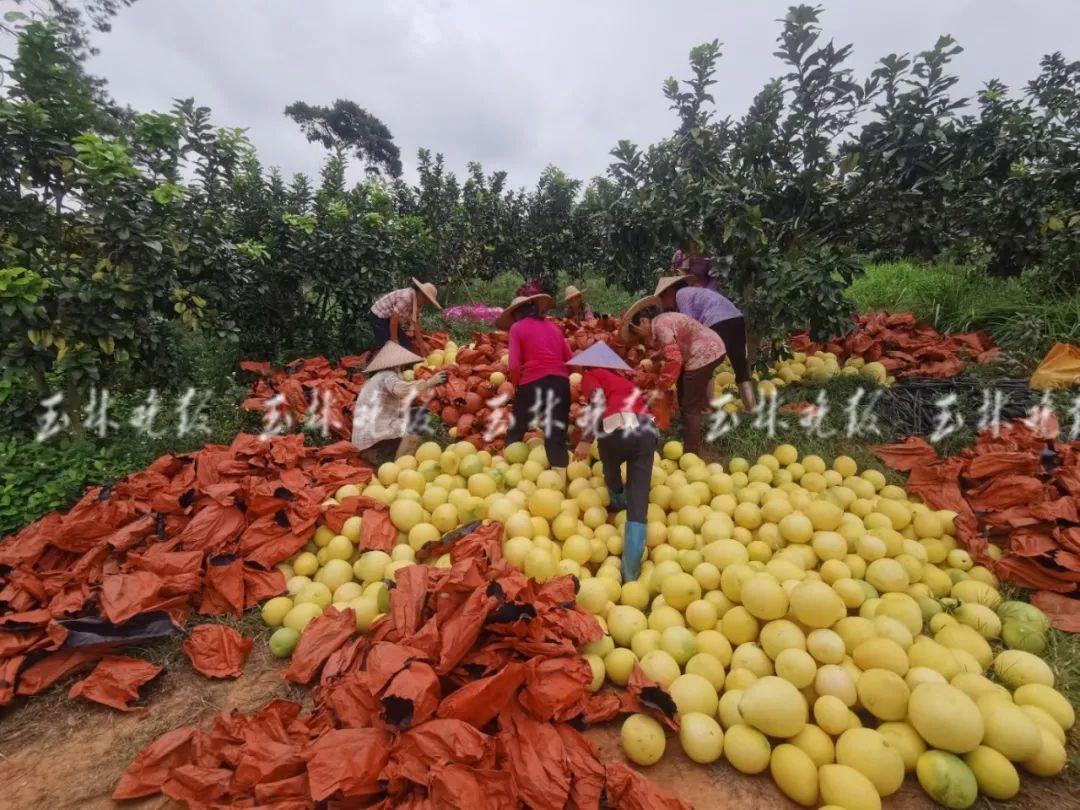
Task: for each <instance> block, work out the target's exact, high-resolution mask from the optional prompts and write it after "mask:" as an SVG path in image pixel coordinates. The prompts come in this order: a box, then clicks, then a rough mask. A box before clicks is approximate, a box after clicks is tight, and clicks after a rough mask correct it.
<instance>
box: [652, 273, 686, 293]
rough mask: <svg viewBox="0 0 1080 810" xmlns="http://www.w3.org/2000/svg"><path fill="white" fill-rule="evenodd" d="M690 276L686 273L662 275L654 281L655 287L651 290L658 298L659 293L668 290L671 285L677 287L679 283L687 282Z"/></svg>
mask: <svg viewBox="0 0 1080 810" xmlns="http://www.w3.org/2000/svg"><path fill="white" fill-rule="evenodd" d="M691 278H692V277H691V276H688V275H681V276H664V277H663V278H661V279H660V280H659V281H658V282H656V289H655V290H654V291H653V295H654V296H656V297H657V298H659V297H660V295H661V293H663V292H665V291H667V290H670V289H671V288H672V287H677V286H678V285H680V284H689V283H690V280H691Z"/></svg>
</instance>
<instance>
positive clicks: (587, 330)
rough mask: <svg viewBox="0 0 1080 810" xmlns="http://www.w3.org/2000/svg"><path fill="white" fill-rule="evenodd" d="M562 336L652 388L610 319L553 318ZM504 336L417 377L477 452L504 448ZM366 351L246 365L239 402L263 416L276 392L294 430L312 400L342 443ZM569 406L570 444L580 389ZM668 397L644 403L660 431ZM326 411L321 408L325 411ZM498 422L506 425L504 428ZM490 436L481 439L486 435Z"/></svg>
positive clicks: (648, 367)
mask: <svg viewBox="0 0 1080 810" xmlns="http://www.w3.org/2000/svg"><path fill="white" fill-rule="evenodd" d="M555 323H557V324H558V325H559V326H560V327H561V328H562V329H563V332H564V334H565V335H566V339H567V342H568V343H569V344H570V347H571V348H572V349H573V350H574V352H575V353H577V352H580V351H583V350H585V349H587V348H588V347H589V346H591V345H593V343H595V342H597V341H598V340H604V341H607V343H608V345H609V346H611V347H612V348H613V349H615V351H616V352H618V353H619V354H620V355H621V356H622V357H623V358H624V359H625V360H626V361H627V363H628V364H629V365H630V366H631V367H632V368H633V369H634V370H633V372H631V378H632V379H633V380H634V382H635V384H636V385H637V386H638V388H640V389H641V390H642V391H646V392H648V391H652V390H654V389H655V387H656V383H657V378H658V376H659V371H660V365H659V363H654V362H653V360H652V358H650V359H649V362H645V363H643V362H642V361H643V360H645V359H646V354H645V352H644V350H643V349H642V348H640V347H637V346H634V347H629V348H627V347H625V346H623V345H622V343H621V342H620V341H619V337H618V332H619V322H618V319H616V318H601V319H599V320H591V321H585V322H582V323H577V322H575V321H572V320H558V321H555ZM425 337H426V339H427V340H428V342H429V343H430V344H431V346H433V347H442V346H445V345H446V342H447V339H448V338H447V335H446V333H444V332H439V333H435V334H433V335H426V336H425ZM508 347H509V339H508V337H507V333H506V332H476V333H475V334H474V335H473V345H472V347H462V348H460V349H459V350H458V352H457V358H456V362H455V363H453V364H451V365H447V366H443V367H441V368H438V369H431V368H422V369H420V370H419V371H418V372H417V374H416V379H419V380H424V379H427V378H429V377H431V376H432V375H433V374H435V373H436V372H438V371H444V372H446V374H447V377H448V379H447V381H446V384H445V385H440V386H438V387H437V388H435V389H433V391H431V392H429V393H428V394H426V400H425V404H426V407H427V409H428V411H429V412H430V413H432V414H434V415H436V416H438V417H439V419H440V420H441V421H442V423H443V425H445V426H446V427H447V428H448V429H449V428H454V429H455V438H457V439H459V440H462V441H468V442H472V444H474V445H475V446H476V447H477V448H478V449H481V448H495V449H499V448H501V447H502V446H503V444H504V442H503V438H502V435H501V434H502V433H503V432H505V431H504V430H494V431H492V426H493V425H497V424H498V420H497V418H496V414H495V413H494V412H495V409H496V408H502V409H504V411H505V416H506V417H509V414H510V411H511V409H512V407H513V397H514V386H513V384H512V383H510V382H509V381H508V380H504V381H502V382H501V383H498V384H496V383H495V382H492V379H491V376H492V374H494V373H496V372H499V373H501V374H503V375H504V376H508V371H509V370H508V369H507V367H506V364H505V363H504V362H503V360H502V358H503V357H504V356H505V355H506V354H507V353H508V351H509V348H508ZM369 354H370V353H365V354H362V355H357V356H352V357H345V358H342V360H341V361H340V363H339V364H338V365H337V366H332V365H331V364H330V363H329V362H328V361H327V360H326V358H324V357H314V358H311V359H307V360H294V361H293V362H292V363H290V364H289V365H287V366H285V367H284V368H283V369H277V370H274V369H273V368H272V367H271V366H270V364H269V363H257V362H254V361H250V360H245V361H244V362H242V363H241V364H240V368H241V369H243V370H244V371H249V372H252V373H254V374H258V375H259V376H260V379H258V380H257V381H256V382H255V384H254V385H253V386H252V388H251V391H250V393H249V395H248V398H247V399H246V400H245V401H244V403H243V404H242V405H241V407H242V408H244V409H246V410H251V411H260V412H266V410H267V407H268V406H267V402H268V400H269V399H270V398H271V397H273V396H275V395H278V394H280V395H282V396H283V397H284V403H283V406H284V407H285V410H286V411H287V412H288V413H289V415H290V416H291V418H292V420H293V425H300V424H302V423H303V421H304V420H305V419H306V418H307V415H308V414H309V413H310V411H311V409H312V403H319V405H318V411H319V413H317V414H316V416H328V418H327V419H326V421H327V422H328V423H329V425H330V432H331V435H333V436H335V437H337V438H344V439H347V438H349V436H350V435H351V434H352V416H353V406H354V405H355V403H356V396H357V394H359V393H360V389H361V388H362V387H363V384H364V377H363V375H362V374H361V373H359V370H360V369H362V368H363V366H364V363H365V362H366V361H367V358H368V356H369ZM571 397H572V400H573V404H572V405H571V410H570V422H571V424H570V426H569V427H570V429H571V437H570V438H571V441H576V439H577V436H578V429H577V428H576V427H574V425H575V424H576V423H577V421H578V419H579V418H580V417H581V415H582V411H583V410H584V408H585V407H586V402H585V396H584V394H583V393H582V392H581V389H580V386H577V385H575V386H572V388H571ZM673 405H674V403H673V399H672V396H671V394H670V392H669V393H666V394H665V395H664V396H662V397H659V398H657V399H655V400H654V401H653V402H652V403H651V407H652V410H653V414H654V415H655V416H656V418H657V422H658V423H659V424H660V426H661V427H662V428H665V429H666V428H667V427H668V426H669V425H670V421H671V420H670V414H671V412H672V410H673ZM324 409H328V410H324ZM504 424H505V423H504ZM489 431H492V432H493V433H494V434H495V438H494V439H492V440H488V439H486V438H485V434H488V435H491V433H489Z"/></svg>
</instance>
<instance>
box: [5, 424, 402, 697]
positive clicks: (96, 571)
mask: <svg viewBox="0 0 1080 810" xmlns="http://www.w3.org/2000/svg"><path fill="white" fill-rule="evenodd" d="M370 477H371V469H370V468H369V467H367V466H366V465H364V464H363V463H362V462H360V461H359V460H358V458H357V454H356V449H355V448H354V447H353V446H352V445H351V444H349V443H347V442H338V443H337V444H333V445H330V446H328V447H323V448H321V449H316V448H312V447H305V446H304V440H303V437H302V436H300V435H295V434H294V435H291V436H283V437H272V438H270V439H268V440H266V441H263V440H261V439H260V438H259V437H257V436H251V435H247V434H243V433H241V434H239V435H238V436H237V437H236V439H234V440H233V443H232V444H231V445H228V446H225V445H207V446H206V447H204V448H203V449H201V450H199V451H197V452H195V453H187V454H182V455H174V454H167V455H164V456H162V457H161V458H159V459H157V460H156V461H155V462H154V463H153V464H151V465H150V466H149V467H147V468H146V469H145V470H142V471H141V472H136V473H133V474H131V475H128V476H127V477H125V478H124V479H122V480H121V481H119V482H118V483H117V484H115V485H114V486H112V487H107V488H100V487H91V488H90V489H88V490H87V492H86V494H85V495H84V496H83V498H82V499H81V500H80V501H79V502H78V503H77V504H75V506H73V507H72V508H71V509H70V510H68V511H67V512H66V513H61V512H52V513H50V514H48V515H46V516H45V517H43V518H41V519H40V520H38V521H36V522H34V523H32V524H30V525H29V526H27V527H26V528H24V529H23V530H21V531H20V532H18V533H17V534H14V535H11V536H9V537H7V538H4V539H3V541H2V542H0V706H3V705H6V704H8V703H10V702H11V700H12V699H13V698H14V696H15V695H16V694H18V695H34V694H38V693H39V692H41V691H43V690H44V689H46V688H48V687H49V686H50V685H51V684H53V683H55V682H56V681H57V680H59V679H61V678H64V677H66V676H68V675H70V674H72V673H73V672H76V671H78V670H80V669H84V668H86V667H88V666H90V665H91V664H93V663H94V662H95V661H98V660H100V659H101V658H103V657H104V656H105V655H106V653H107V652H109V650H110V649H111V647H115V646H120V644H119V643H115V644H112V645H111V646H110V645H107V644H99V645H87V646H73V645H71V644H66V642H68V641H69V639H68V635H69V632H68V630H67V629H66V628H65V627H64V625H63V624H61V623H60V622H61V621H63V620H67V619H72V618H77V617H92V618H100V619H103V620H106V621H107V622H108V623H109V626H110V627H111V628H113V629H114V630H118V632H117V639H118V641H119V642H122V640H123V636H124V633H123V630H124V627H125V625H127V626H128V627H131V626H132V625H130V624H127V623H129V622H131V620H133V619H135V617H139V616H142V615H145V614H148V613H151V612H159V611H160V612H162V613H161V615H162V616H164V615H165V614H168V616H169V617H171V619H172V621H173V622H175V623H176V624H177V625H179V624H182V623H183V622H184V621H186V620H187V619H188V618H189V617H190V616H191V615H192V614H193V613H195V612H198V613H200V614H204V615H220V614H232V615H234V616H239V615H241V614H242V613H243V612H244V610H246V609H247V608H249V607H251V606H253V605H255V604H256V603H258V602H259V601H261V600H263V599H266V598H268V597H271V596H276V595H278V594H279V593H281V592H282V591H283V590H284V585H285V583H284V579H283V577H282V575H281V573H280V572H279V571H277V570H276V569H275V568H274V566H275V565H276V564H277V563H279V562H281V561H283V560H285V559H286V558H288V557H289V556H291V555H292V554H295V553H296V552H297V551H299V550H300V549H301V548H302V547H303V546H304V544H305V543H306V542H307V541H308V539H310V538H311V536H312V535H313V534H314V531H315V526H316V522H317V521H318V520H319V519H320V518H321V517H322V515H323V512H324V511H325V508H324V507H323V506H322V505H321V504H322V501H323V500H324V499H325V498H327V497H328V496H329V495H330V494H332V493H333V492H334V491H336V490H337V488H338V487H340V486H341V485H342V484H344V483H362V482H365V481H367V480H369V479H370ZM373 508H374V507H373ZM381 508H382V509H383V510H385V509H386V507H384V506H383V507H381ZM165 624H166V626H168V623H167V622H166V623H165ZM193 641H194V642H196V643H195V646H193V647H192V650H193V655H195V656H196V657H195V658H193V662H195V661H196V660H197V658H199V657H201V656H203V655H204V653H209V654H210V655H211V657H213V656H220V655H222V654H223V651H222V650H220V649H216V648H214V649H208V648H210V647H213V646H214V645H202V646H200V645H198V644H197V641H198V640H197V639H195V640H193ZM218 646H220V645H218ZM249 646H250V645H249ZM244 654H246V651H245V653H244ZM235 660H236V657H235V656H233V658H232V661H233V664H235ZM241 660H242V659H241ZM205 666H206V667H207V668H208V669H214V668H215V667H216V666H217V665H216V664H215V663H214V662H213V661H208V662H206V664H205ZM105 667H106V668H105V670H103V671H102V672H100V673H98V674H97V676H96V677H95V680H94V681H92V682H91V685H93V684H95V683H96V684H97V685H98V687H100V686H101V685H102V684H104V683H109V684H118V685H119V686H118V687H117V690H116V691H114V695H120V694H122V693H125V692H130V683H132V682H133V681H131V680H130V679H129V676H130V675H132V673H133V675H134V682H138V681H140V679H143V678H145V676H147V675H148V674H149V673H148V671H144V670H142V669H140V668H138V667H136V668H134V671H133V670H132V668H131V666H130V664H123V663H122V662H120V661H112V662H110V663H108V664H106V665H105ZM226 672H227V670H226ZM150 677H152V674H151V675H150ZM136 688H137V687H136ZM85 689H86V690H87V691H91V694H92V690H90V686H87V687H86V688H85ZM116 700H122V699H121V698H116Z"/></svg>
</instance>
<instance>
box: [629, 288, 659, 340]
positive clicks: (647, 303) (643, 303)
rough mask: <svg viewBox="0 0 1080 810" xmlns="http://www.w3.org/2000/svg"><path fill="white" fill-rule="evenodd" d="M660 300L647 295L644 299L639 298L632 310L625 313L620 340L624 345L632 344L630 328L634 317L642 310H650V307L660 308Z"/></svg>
mask: <svg viewBox="0 0 1080 810" xmlns="http://www.w3.org/2000/svg"><path fill="white" fill-rule="evenodd" d="M659 306H660V299H659V298H657V297H656V296H655V295H646V296H645V297H644V298H639V299H638V300H637V301H635V302H634V303H633V304H631V305H630V308H629V309H628V310H626V312H624V313H623V315H622V319H621V320H620V321H619V340H621V341H622V342H623V343H630V326H631V321H633V319H634V316H635V315H637V314H638V313H639V312H641V310H643V309H648V308H649V307H659Z"/></svg>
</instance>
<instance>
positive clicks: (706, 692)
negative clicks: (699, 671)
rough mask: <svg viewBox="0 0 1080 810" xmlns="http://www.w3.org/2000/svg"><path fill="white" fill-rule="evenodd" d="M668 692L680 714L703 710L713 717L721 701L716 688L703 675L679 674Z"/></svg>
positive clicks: (702, 711)
mask: <svg viewBox="0 0 1080 810" xmlns="http://www.w3.org/2000/svg"><path fill="white" fill-rule="evenodd" d="M668 692H669V693H670V694H671V699H672V700H674V701H675V706H676V708H678V710H679V714H680V715H683V714H689V713H691V712H701V713H702V714H707V715H709V716H710V717H711V716H713V715H715V714H716V708H717V704H718V702H719V698H718V697H717V694H716V689H714V688H713V685H712V684H711V683H709V681H708V680H707V679H705V678H704V677H702V676H701V675H695V674H693V673H688V674H685V675H679V676H678V677H676V678H675V679H674V680H673V681H672V682H671V684H670V686H669V687H668Z"/></svg>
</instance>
